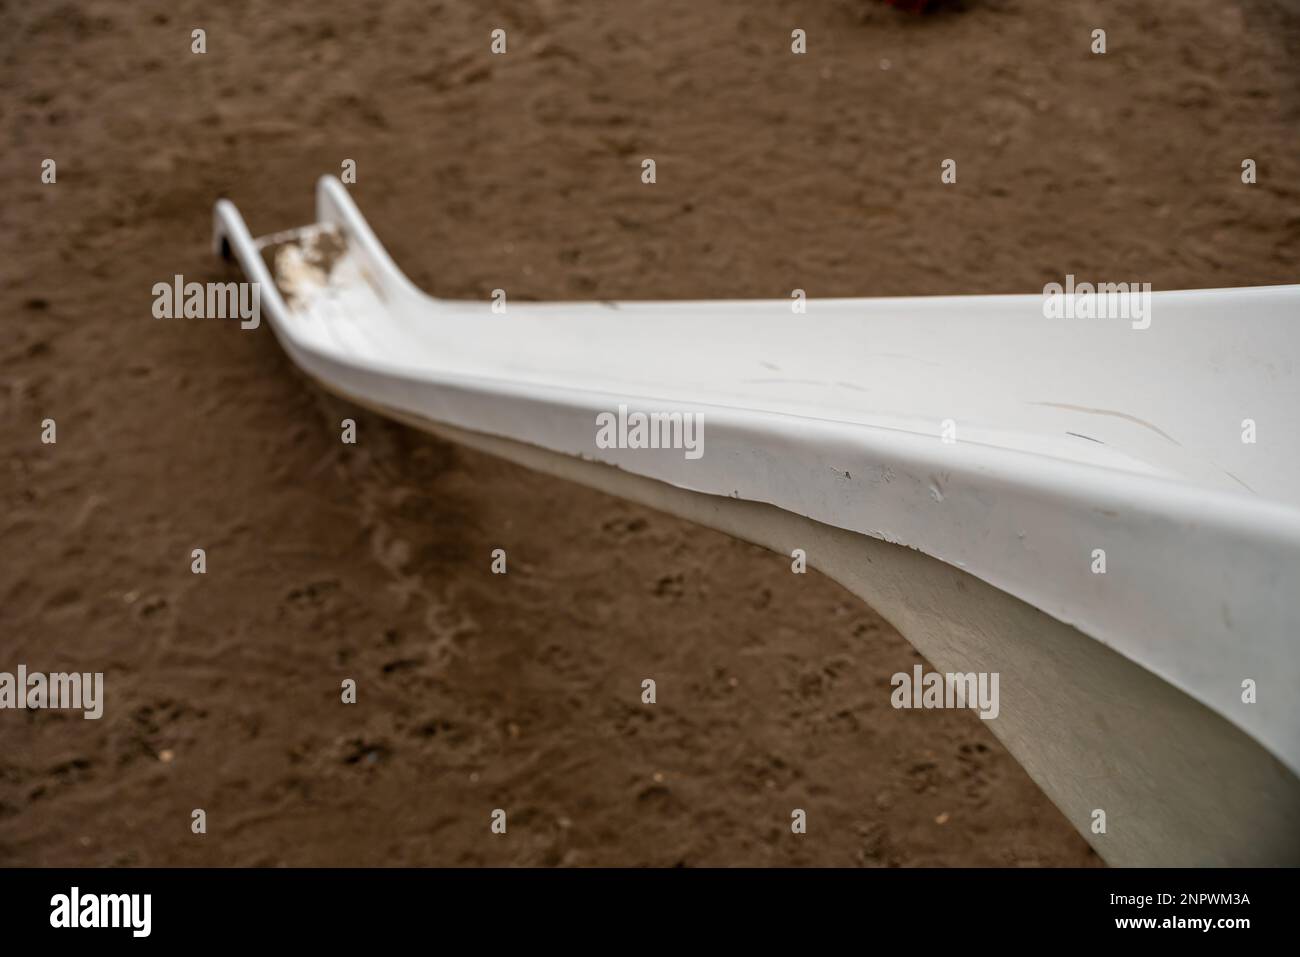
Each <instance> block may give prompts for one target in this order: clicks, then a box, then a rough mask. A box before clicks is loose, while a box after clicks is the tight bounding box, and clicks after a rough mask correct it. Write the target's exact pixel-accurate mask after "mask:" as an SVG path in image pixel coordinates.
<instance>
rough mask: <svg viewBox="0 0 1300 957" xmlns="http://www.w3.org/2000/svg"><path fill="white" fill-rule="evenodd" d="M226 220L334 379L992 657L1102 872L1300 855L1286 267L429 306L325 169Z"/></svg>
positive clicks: (1297, 555)
mask: <svg viewBox="0 0 1300 957" xmlns="http://www.w3.org/2000/svg"><path fill="white" fill-rule="evenodd" d="M215 238H216V243H217V246H218V249H219V251H222V252H225V253H227V254H229V255H231V256H233V258H234V259H236V260H238V262H239V264H240V265H241V266H242V268H243V270H244V272H245V274H246V275H247V277H248V278H249V280H251V281H253V282H256V283H258V284H259V285H260V291H261V303H262V309H263V312H264V313H265V314H266V315H267V316H268V317H269V320H270V323H271V326H272V329H273V331H274V333H275V335H276V336H277V338H278V339H279V341H280V343H281V345H282V346H283V348H284V349H285V351H286V352H287V353H288V354H289V356H290V357H291V358H292V359H293V361H294V362H295V363H296V364H297V365H298V366H299V367H300V368H301V369H302V370H303V371H304V372H306V373H307V374H308V375H309V376H311V377H312V378H313V379H315V380H316V381H317V382H319V383H320V385H321V386H323V387H324V388H326V389H328V390H330V391H331V392H334V393H337V394H339V395H341V396H344V397H346V398H348V399H350V400H353V401H355V402H357V403H359V404H362V405H365V406H367V407H370V408H373V409H376V410H378V411H380V412H382V413H383V414H385V415H388V416H391V417H393V418H395V419H399V420H401V421H404V422H407V423H410V424H413V425H415V426H417V427H419V428H422V429H425V430H428V431H431V432H435V433H438V434H441V435H444V436H447V437H449V438H451V439H453V440H455V441H458V442H461V443H464V444H466V445H470V446H474V447H476V448H480V449H485V450H487V451H489V452H492V453H494V454H497V455H500V456H503V457H505V458H508V459H511V460H513V461H516V462H520V463H522V464H524V465H526V466H528V467H530V468H533V469H536V470H539V471H542V472H547V473H550V474H555V475H559V476H562V477H565V478H568V479H572V480H575V481H578V482H582V483H584V484H587V485H590V486H593V487H596V488H599V489H602V490H604V491H606V492H609V493H612V494H614V495H618V496H621V497H623V498H627V499H630V500H634V501H637V502H641V503H644V504H647V505H649V506H652V507H655V508H658V509H662V510H664V511H667V512H670V513H673V514H676V515H680V516H683V517H686V518H688V519H691V520H693V521H696V522H699V523H701V524H704V525H707V526H711V527H714V528H718V529H721V530H723V531H726V532H728V533H730V534H732V535H735V536H737V537H740V538H743V539H746V540H749V541H753V542H757V543H759V544H762V545H764V546H767V547H769V548H772V549H774V550H776V551H778V552H781V553H783V554H786V555H789V554H791V553H792V551H793V550H794V549H803V550H804V552H805V553H806V555H807V560H808V562H809V563H810V564H812V565H814V566H816V567H818V568H819V569H820V570H822V571H823V572H824V573H825V574H827V575H829V576H830V577H832V578H834V579H835V580H837V581H838V582H840V583H841V584H843V585H844V586H845V587H846V588H848V589H849V590H851V591H852V592H854V593H855V594H857V595H858V596H860V597H861V598H863V599H864V600H865V601H867V602H868V603H869V604H870V605H871V606H872V607H873V608H875V609H876V610H877V611H878V612H879V613H880V614H882V615H883V616H884V617H885V618H887V619H888V620H889V621H890V622H891V623H892V624H893V625H894V626H895V627H897V628H898V630H899V631H900V632H901V633H902V634H903V635H904V636H905V637H906V638H907V639H908V640H909V641H910V642H911V643H912V644H913V645H914V646H915V647H916V648H917V650H918V651H920V652H921V653H922V654H923V655H924V656H925V657H926V658H927V659H928V660H929V661H930V662H931V663H932V664H933V666H934V667H935V668H937V669H939V670H940V671H941V672H943V673H945V674H953V675H958V676H960V675H969V674H975V673H978V674H997V675H998V676H999V679H1000V683H999V702H998V708H997V713H996V717H993V716H992V715H991V714H990V715H988V721H989V725H990V727H991V729H992V730H993V732H994V733H995V734H996V735H997V736H998V737H999V739H1000V740H1001V741H1002V742H1003V743H1004V744H1005V745H1006V746H1007V748H1008V749H1009V750H1010V751H1011V753H1012V754H1013V755H1015V757H1016V758H1017V760H1019V761H1020V762H1021V764H1022V765H1023V766H1024V767H1025V768H1026V770H1027V771H1028V772H1029V774H1030V775H1031V776H1032V777H1033V778H1034V780H1035V781H1036V782H1037V783H1038V784H1039V786H1040V787H1042V788H1043V790H1044V791H1045V792H1046V793H1047V795H1048V796H1049V797H1050V798H1051V799H1052V800H1053V801H1054V802H1055V803H1056V805H1057V806H1058V807H1059V808H1061V810H1062V811H1063V812H1064V813H1065V814H1066V816H1067V817H1068V818H1069V819H1070V821H1071V822H1072V823H1073V824H1074V825H1075V827H1076V828H1078V829H1079V831H1080V833H1082V834H1083V836H1084V837H1085V838H1086V839H1087V840H1088V841H1089V842H1090V843H1091V844H1092V846H1093V847H1094V848H1096V850H1097V851H1098V853H1099V854H1101V856H1102V857H1103V858H1104V859H1105V860H1107V861H1108V862H1110V863H1112V864H1119V865H1138V864H1144V865H1229V864H1234V865H1235V864H1297V863H1300V779H1298V778H1297V773H1298V772H1300V696H1298V695H1297V693H1296V692H1297V689H1298V688H1300V480H1297V475H1298V474H1300V427H1297V424H1296V422H1295V417H1296V415H1297V413H1298V412H1300V286H1271V287H1255V288H1241V289H1210V290H1196V291H1179V292H1156V293H1151V294H1149V296H1148V298H1147V300H1146V302H1145V308H1143V309H1141V310H1138V309H1136V308H1135V310H1134V312H1133V314H1132V315H1131V316H1129V315H1128V314H1127V313H1125V314H1124V316H1122V317H1118V318H1115V317H1112V318H1082V317H1078V316H1077V315H1073V313H1074V310H1075V307H1076V306H1077V305H1078V304H1079V303H1081V302H1082V298H1083V293H1082V292H1080V291H1075V292H1074V293H1073V295H1071V294H1068V293H1067V294H1066V295H1064V296H1063V301H1066V300H1068V302H1066V303H1065V304H1066V306H1067V307H1068V310H1069V312H1070V313H1071V317H1070V318H1065V317H1063V316H1062V317H1052V316H1049V315H1048V314H1047V313H1048V312H1049V311H1050V310H1049V309H1047V308H1046V307H1045V303H1046V302H1047V297H1046V296H1044V295H1013V296H954V297H931V298H878V299H807V300H805V299H803V298H802V297H795V298H792V299H791V300H772V301H762V300H754V301H717V302H573V303H513V302H511V303H506V302H505V301H504V299H500V300H499V301H496V302H491V303H489V302H467V301H456V300H445V299H436V298H432V297H430V296H427V295H425V294H424V293H423V292H422V291H420V290H419V289H417V288H416V287H415V286H414V285H413V284H412V283H411V282H410V281H409V280H408V279H407V278H406V277H405V276H404V275H403V274H402V273H401V271H400V270H399V269H398V268H397V267H396V265H395V264H394V263H393V261H392V259H391V258H390V257H389V256H388V254H387V253H386V252H385V251H384V248H383V246H382V245H381V244H380V243H379V241H378V239H377V238H376V237H375V235H374V233H373V232H372V231H371V229H370V227H369V226H368V225H367V224H366V222H365V220H364V219H363V218H362V216H361V214H360V212H359V211H358V209H357V208H356V206H355V204H354V203H353V202H352V199H351V197H350V196H349V195H348V192H347V189H346V188H345V187H344V185H343V184H342V183H341V182H340V181H339V180H337V179H335V178H333V177H325V178H323V179H321V180H320V183H319V186H318V189H317V196H316V221H315V222H314V223H313V224H311V225H308V226H305V227H301V228H299V229H293V230H289V231H288V232H281V233H275V234H272V235H269V236H265V237H263V238H261V239H255V238H254V237H253V235H252V234H251V233H250V232H249V230H248V228H247V227H246V226H245V224H244V220H243V218H242V217H241V216H240V214H239V212H238V211H237V210H236V208H235V207H234V205H232V204H231V203H230V202H229V201H227V200H220V201H218V203H217V205H216V210H215ZM1097 298H1098V299H1100V297H1097ZM494 307H495V308H494ZM1098 812H1101V814H1100V815H1099V813H1098ZM1102 821H1104V830H1102V829H1101V828H1100V822H1102Z"/></svg>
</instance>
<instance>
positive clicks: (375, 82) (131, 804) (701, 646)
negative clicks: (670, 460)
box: [0, 0, 1300, 865]
mask: <svg viewBox="0 0 1300 957" xmlns="http://www.w3.org/2000/svg"><path fill="white" fill-rule="evenodd" d="M588 8H589V9H588ZM1295 11H1296V8H1295V6H1294V5H1287V4H1283V3H1276V2H1263V0H1258V2H1244V0H1243V2H1239V3H1238V2H1232V0H1187V2H1184V3H1179V4H1176V5H1171V4H1166V3H1163V2H1159V0H1142V2H1138V0H1135V2H1133V3H1127V4H1123V5H1120V4H1105V3H1100V2H1097V3H1083V2H1081V3H1069V4H1066V3H1048V2H1043V0H985V2H970V3H968V4H966V5H965V8H962V7H961V6H959V5H958V6H954V5H949V6H948V7H947V8H946V9H945V10H943V11H941V12H940V13H937V14H935V15H932V16H926V17H916V16H909V15H906V14H902V13H900V12H898V11H896V10H893V9H890V8H889V7H886V6H883V5H880V4H875V3H871V2H869V0H827V2H819V3H813V4H790V3H784V2H753V0H713V2H711V3H708V4H701V3H696V2H686V0H654V2H620V3H589V4H585V5H583V4H578V3H569V2H558V0H531V2H524V0H500V2H495V3H491V4H472V3H452V2H442V3H436V2H435V3H427V2H419V3H417V2H406V0H403V2H395V3H387V4H383V5H378V4H377V5H373V7H372V6H371V5H367V4H357V3H342V2H334V3H325V2H317V3H309V4H299V5H294V6H293V7H289V6H288V5H286V4H281V3H272V2H247V3H222V4H216V3H212V4H206V5H199V4H195V3H188V2H180V3H175V2H163V0H150V2H135V3H132V4H129V5H124V4H119V3H113V2H107V0H104V2H83V3H63V4H59V3H57V2H55V3H23V2H20V0H7V2H0V24H3V26H2V27H0V48H2V53H3V73H2V74H0V80H2V82H0V90H2V95H0V119H2V121H3V136H4V150H3V156H0V174H2V180H0V181H2V182H3V184H4V190H5V197H4V202H3V205H2V207H0V218H2V226H3V229H2V231H0V244H2V245H0V257H2V261H3V263H4V267H3V270H2V273H3V280H2V281H0V315H2V318H0V321H3V323H4V329H5V334H4V337H3V339H2V340H0V399H3V401H4V408H3V412H2V414H0V455H2V456H3V470H4V471H3V475H4V478H3V484H2V485H0V489H2V501H3V505H2V506H0V508H2V513H0V670H8V671H12V670H14V669H15V668H16V666H17V665H18V664H19V663H24V664H26V665H28V666H29V667H30V668H32V669H36V670H44V671H56V670H64V669H73V670H78V671H86V670H90V671H96V670H102V671H104V672H106V673H107V679H106V680H107V694H108V704H107V712H106V714H105V717H104V718H103V719H102V720H101V721H98V722H92V721H84V720H82V719H81V718H80V717H79V716H75V717H70V716H68V715H67V714H65V713H55V712H43V713H33V712H12V711H5V712H0V742H3V745H2V746H0V864H124V865H136V864H152V865H159V864H162V865H167V864H193V865H197V864H221V865H228V864H278V863H288V864H326V863H329V864H365V865H369V864H386V863H414V864H676V863H686V864H769V863H771V864H834V865H839V864H848V865H851V864H876V865H890V864H913V865H915V864H1043V865H1077V864H1088V863H1095V862H1096V860H1097V859H1096V857H1095V855H1093V854H1092V853H1091V852H1090V851H1089V850H1088V848H1087V847H1086V845H1085V843H1084V842H1083V840H1082V839H1081V838H1080V837H1079V836H1078V835H1077V834H1076V833H1075V832H1074V830H1073V828H1072V827H1071V825H1070V824H1069V823H1068V822H1067V821H1065V820H1064V819H1063V817H1062V816H1061V815H1060V814H1059V813H1058V812H1057V811H1056V810H1055V809H1054V808H1053V807H1052V806H1051V805H1050V804H1049V803H1048V801H1047V800H1046V799H1045V798H1044V797H1043V796H1042V794H1041V793H1039V792H1038V790H1037V789H1036V788H1035V787H1034V785H1033V784H1032V783H1031V782H1030V781H1029V780H1028V778H1027V777H1026V776H1025V774H1024V773H1023V772H1022V771H1021V770H1020V769H1019V767H1018V766H1017V765H1016V764H1015V762H1014V761H1013V760H1012V759H1011V758H1010V757H1009V756H1008V755H1007V754H1006V752H1005V751H1004V750H1003V749H1002V748H1001V747H1000V746H999V745H998V744H997V742H996V741H995V740H994V739H993V737H992V736H991V735H990V734H989V733H988V731H987V729H986V728H985V727H983V726H982V724H981V722H980V721H979V720H978V719H977V718H976V717H975V716H974V714H972V713H970V712H960V713H952V712H905V711H894V710H893V709H891V708H890V707H889V704H888V691H889V688H888V679H889V675H890V674H892V673H893V672H895V671H897V670H905V669H907V668H909V667H910V665H911V664H912V663H913V662H914V661H915V660H916V656H915V654H914V653H913V652H912V651H911V649H910V648H909V647H908V646H907V645H906V644H905V642H904V641H903V640H902V639H901V638H900V637H899V636H898V635H897V634H896V633H895V632H894V631H893V630H892V629H891V628H890V627H889V626H888V625H887V624H885V623H884V622H883V621H882V620H881V619H880V618H879V617H877V616H876V615H875V614H873V613H872V612H871V611H870V610H869V609H867V608H865V607H863V606H862V604H861V603H859V602H858V601H856V600H855V599H853V598H852V597H851V596H849V595H848V594H846V593H845V592H844V591H843V590H841V589H840V588H839V587H838V586H836V585H834V584H833V583H831V582H829V581H827V580H826V579H824V578H821V577H820V576H818V575H816V574H809V575H807V576H796V575H792V574H790V572H789V568H788V560H787V559H785V558H782V557H780V556H776V555H772V554H769V553H766V552H763V551H761V550H759V549H756V548H753V547H750V546H747V545H744V544H740V543H738V542H735V541H732V540H730V539H727V538H725V537H723V536H721V535H718V534H715V533H712V532H709V531H705V530H702V529H699V528H696V527H694V526H690V525H688V524H685V523H683V522H680V521H676V520H673V519H669V518H666V517H664V516H662V515H659V514H656V513H653V512H649V511H646V510H644V509H641V508H636V507H632V506H630V505H627V504H624V503H621V502H619V501H616V500H612V499H609V498H607V497H604V496H602V495H598V494H595V493H593V492H590V491H586V490H584V489H581V488H577V487H574V486H571V485H568V484H565V483H562V482H559V481H555V480H551V479H547V478H543V477H540V476H537V475H534V474H530V473H528V472H525V471H523V470H521V469H519V468H516V467H513V466H509V465H506V464H503V463H500V462H498V461H494V460H492V459H489V458H486V457H484V456H482V455H479V454H474V453H471V452H469V451H465V450H462V449H459V448H455V447H452V446H448V445H445V444H443V443H440V442H438V441H435V440H433V439H431V438H428V437H426V436H424V435H422V434H419V433H416V432H413V431H411V430H409V429H406V428H403V427H400V426H397V425H394V424H390V423H387V422H385V421H383V420H380V419H378V418H376V417H375V416H372V415H369V414H362V413H360V412H358V411H357V410H354V409H351V408H349V407H348V406H346V405H345V404H342V403H339V402H337V401H335V400H333V399H328V398H325V397H323V396H322V395H321V394H320V393H319V391H318V390H317V389H316V388H314V387H312V386H311V385H310V384H308V383H306V382H304V380H303V379H302V378H301V377H299V376H298V375H297V374H295V373H294V371H293V370H292V368H291V366H290V364H289V363H288V362H287V361H286V359H285V358H284V356H283V355H282V354H281V352H280V350H279V349H278V347H277V346H276V343H275V341H274V339H273V337H272V336H271V334H270V331H269V329H267V328H265V327H263V328H262V329H261V330H259V331H258V332H256V333H249V332H241V331H240V330H239V329H238V328H237V327H236V326H234V325H233V324H229V323H202V322H193V321H178V322H170V323H169V322H158V321H155V320H154V319H152V318H151V316H150V305H151V300H152V297H151V291H150V290H151V287H152V285H153V284H154V283H155V282H158V281H165V280H170V278H171V277H172V275H173V274H174V273H183V274H184V275H185V276H186V278H187V279H197V280H200V281H204V280H210V279H218V278H222V277H223V276H225V275H226V273H224V272H223V270H222V269H221V267H220V266H219V265H218V264H217V263H216V262H215V261H214V260H213V259H212V258H211V256H210V254H209V250H208V236H209V229H210V209H211V204H212V202H213V200H214V199H215V198H216V197H218V196H221V195H227V196H230V197H231V198H233V199H234V200H235V201H236V202H238V203H239V205H240V207H241V209H243V210H244V211H245V212H246V213H247V214H248V215H249V216H250V219H251V224H252V226H253V228H254V230H255V231H258V232H267V231H271V230H275V229H280V228H285V227H289V226H296V225H300V224H302V223H304V222H306V221H308V220H309V219H310V218H311V210H312V203H311V195H312V193H311V190H312V185H313V182H314V180H315V178H316V176H317V175H319V174H320V173H322V172H330V171H334V172H337V171H338V170H339V168H340V163H341V161H342V160H343V159H344V158H353V159H355V160H356V161H357V164H358V170H359V181H358V184H357V185H356V186H355V187H354V190H355V194H356V196H357V198H358V201H359V202H360V205H361V207H362V209H363V210H365V212H366V213H367V215H368V216H369V217H370V220H371V222H372V224H373V225H374V226H375V228H376V230H377V232H378V233H379V235H380V236H381V238H382V239H383V240H384V241H385V242H386V243H387V244H388V247H389V249H390V250H391V251H392V252H393V254H394V256H395V257H396V259H397V260H398V262H399V263H400V264H401V265H402V266H403V267H405V268H406V269H407V270H408V271H409V273H410V275H411V277H412V278H413V279H414V280H415V281H416V282H418V283H419V284H421V285H423V286H424V287H425V288H427V289H429V290H431V291H433V292H435V293H438V294H442V295H447V296H476V297H486V296H487V295H488V293H489V291H490V290H491V289H492V288H494V287H497V286H501V287H504V288H506V289H508V290H509V292H510V295H511V297H512V298H514V299H524V298H536V299H549V298H563V297H569V298H574V297H576V298H592V299H596V298H618V297H637V298H659V297H663V298H685V297H724V296H735V297H747V296H787V295H788V294H789V291H790V289H792V288H794V287H796V286H799V287H803V288H805V289H807V290H808V292H809V294H810V295H814V296H830V295H872V294H901V293H918V294H920V293H975V292H1029V291H1033V290H1036V289H1041V288H1042V286H1043V284H1044V283H1045V282H1048V281H1051V280H1059V279H1061V278H1062V277H1063V276H1064V274H1065V273H1066V272H1068V271H1072V272H1075V273H1077V274H1080V275H1081V276H1094V277H1097V276H1100V277H1102V278H1109V279H1115V280H1120V279H1132V280H1144V281H1150V282H1152V283H1154V284H1155V286H1156V287H1157V288H1176V287H1197V286H1215V285H1243V284H1253V283H1275V282H1287V281H1295V280H1296V278H1297V264H1298V263H1300V215H1298V214H1297V209H1298V206H1297V198H1300V188H1298V187H1297V186H1296V185H1295V184H1296V183H1297V182H1300V135H1298V134H1297V131H1298V130H1300V122H1298V118H1300V111H1298V109H1297V104H1298V102H1300V98H1298V95H1297V91H1298V86H1297V74H1296V68H1295V63H1296V62H1297V61H1300V16H1298V15H1297V13H1296V12H1295ZM497 26H502V27H505V28H507V29H508V30H509V37H510V39H509V44H510V47H509V53H508V54H507V55H506V56H504V57H491V56H489V55H488V52H487V45H488V34H489V32H490V30H491V29H493V28H494V27H497ZM796 26H797V27H802V28H803V29H805V30H807V31H808V35H809V53H808V55H806V56H804V57H794V56H792V55H790V53H789V52H788V42H789V41H788V38H789V33H790V30H791V29H792V28H794V27H796ZM1094 26H1103V27H1105V28H1106V29H1107V30H1108V32H1109V46H1110V52H1109V53H1108V54H1107V55H1106V56H1104V57H1096V56H1093V55H1091V54H1090V53H1089V52H1088V47H1087V44H1088V35H1089V32H1090V31H1091V29H1092V28H1093V27H1094ZM194 27H203V28H205V29H206V30H207V35H208V53H207V54H206V55H203V56H195V55H193V54H191V53H190V51H189V47H190V40H189V34H190V30H191V29H192V28H194ZM886 61H887V63H886ZM886 65H887V66H888V68H887V69H886V68H885V66H886ZM644 156H653V157H654V158H655V159H656V160H657V162H658V183H657V185H656V186H655V187H654V188H647V187H644V186H642V185H641V183H640V181H639V177H638V173H639V164H640V160H641V158H642V157H644ZM950 156H951V157H955V158H957V159H958V161H959V177H958V185H957V186H955V187H945V186H942V185H941V184H940V183H939V176H938V172H939V163H940V161H941V160H943V159H944V158H946V157H950ZM45 157H53V158H55V159H56V160H57V162H58V183H57V184H56V185H53V186H49V185H42V184H41V183H40V182H39V170H40V162H41V160H42V159H43V158H45ZM1245 157H1251V158H1254V159H1256V160H1257V161H1258V163H1259V170H1260V183H1259V184H1258V185H1257V186H1252V187H1246V186H1243V185H1242V184H1241V183H1240V181H1239V168H1240V163H1241V160H1242V159H1243V158H1245ZM345 415H355V416H356V417H357V419H358V421H359V423H360V435H361V441H360V444H359V446H357V447H355V448H347V447H343V446H342V445H341V444H340V443H339V441H338V439H337V432H336V429H337V423H338V421H339V419H341V418H342V417H344V416H345ZM47 416H48V417H53V418H55V419H56V420H57V422H58V430H59V431H58V444H57V445H54V446H47V445H42V444H40V442H39V431H40V422H41V420H42V419H43V418H45V417H47ZM195 547H204V548H206V549H207V553H208V561H209V571H208V574H207V575H206V576H195V575H192V574H191V573H190V571H189V554H190V549H192V548H195ZM495 547H504V548H506V549H508V551H509V555H510V563H511V564H510V573H509V575H508V576H506V577H498V576H492V575H490V574H489V558H488V556H489V552H490V550H491V549H492V548H495ZM647 676H651V677H654V678H656V679H657V681H658V688H659V704H658V705H656V706H655V707H653V708H649V707H645V706H643V705H641V704H640V702H639V687H640V682H641V679H642V678H643V677H647ZM345 677H353V678H355V679H357V681H358V682H359V684H360V703H359V704H358V705H356V706H354V707H348V706H344V705H342V704H340V702H339V683H340V681H341V680H342V679H343V678H345ZM199 807H201V808H204V809H206V811H207V813H208V823H209V829H208V834H207V835H206V836H203V837H198V836H195V835H193V834H191V832H190V827H189V825H190V812H191V809H193V808H199ZM496 807H502V808H506V809H508V811H509V815H510V816H509V823H510V829H509V833H508V834H507V835H506V836H504V837H494V836H492V835H491V834H489V831H488V820H489V814H490V812H491V810H492V809H493V808H496ZM793 807H802V808H805V809H807V811H808V813H809V820H810V831H809V833H808V834H807V835H806V836H804V837H795V836H793V835H791V834H790V832H789V827H788V822H789V815H790V809H791V808H793Z"/></svg>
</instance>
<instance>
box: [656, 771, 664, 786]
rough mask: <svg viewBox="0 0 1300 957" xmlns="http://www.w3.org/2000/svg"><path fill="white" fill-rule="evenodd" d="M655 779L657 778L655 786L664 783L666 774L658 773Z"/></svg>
mask: <svg viewBox="0 0 1300 957" xmlns="http://www.w3.org/2000/svg"><path fill="white" fill-rule="evenodd" d="M654 777H655V784H663V783H664V773H663V772H662V771H656V772H655V775H654Z"/></svg>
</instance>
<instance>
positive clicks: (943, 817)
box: [934, 811, 948, 824]
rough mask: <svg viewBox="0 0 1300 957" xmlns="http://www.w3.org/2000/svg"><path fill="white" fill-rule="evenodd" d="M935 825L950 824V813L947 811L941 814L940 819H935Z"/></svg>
mask: <svg viewBox="0 0 1300 957" xmlns="http://www.w3.org/2000/svg"><path fill="white" fill-rule="evenodd" d="M934 823H935V824H947V823H948V812H947V811H944V812H943V813H942V814H940V815H939V816H938V817H936V818H935V819H934Z"/></svg>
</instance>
